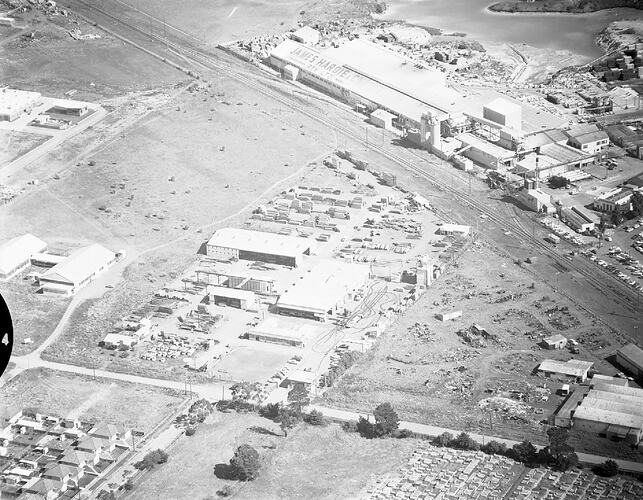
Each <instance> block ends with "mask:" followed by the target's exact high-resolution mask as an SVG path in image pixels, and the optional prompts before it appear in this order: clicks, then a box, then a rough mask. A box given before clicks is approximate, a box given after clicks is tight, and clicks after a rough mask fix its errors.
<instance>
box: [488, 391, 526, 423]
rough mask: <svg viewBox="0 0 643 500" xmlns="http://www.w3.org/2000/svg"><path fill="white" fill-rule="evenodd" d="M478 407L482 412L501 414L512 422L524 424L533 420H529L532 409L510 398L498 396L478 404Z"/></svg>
mask: <svg viewBox="0 0 643 500" xmlns="http://www.w3.org/2000/svg"><path fill="white" fill-rule="evenodd" d="M478 407H479V408H480V409H482V410H489V411H493V412H496V413H500V414H502V416H503V417H505V418H508V419H510V420H518V421H522V422H529V421H530V420H531V419H530V418H529V414H530V413H531V411H532V410H531V407H530V406H528V405H526V404H523V403H519V402H518V401H515V400H513V399H509V398H501V397H498V396H494V397H491V398H486V399H483V400H481V401H479V402H478Z"/></svg>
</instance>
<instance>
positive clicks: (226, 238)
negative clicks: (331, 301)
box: [208, 227, 310, 257]
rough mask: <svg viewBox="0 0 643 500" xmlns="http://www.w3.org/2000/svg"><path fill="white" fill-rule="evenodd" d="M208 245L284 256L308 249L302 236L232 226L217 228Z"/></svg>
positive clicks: (297, 253) (299, 253)
mask: <svg viewBox="0 0 643 500" xmlns="http://www.w3.org/2000/svg"><path fill="white" fill-rule="evenodd" d="M208 245H212V246H219V247H224V248H234V249H237V250H242V251H246V252H260V253H265V254H270V255H282V256H286V257H299V256H300V255H302V254H303V253H304V252H305V251H306V250H308V249H310V242H309V241H307V240H306V239H304V238H299V237H296V236H284V235H281V234H275V233H266V232H263V231H249V230H247V229H236V228H232V227H226V228H223V229H219V230H217V231H216V232H215V233H214V234H213V235H212V238H210V240H209V241H208Z"/></svg>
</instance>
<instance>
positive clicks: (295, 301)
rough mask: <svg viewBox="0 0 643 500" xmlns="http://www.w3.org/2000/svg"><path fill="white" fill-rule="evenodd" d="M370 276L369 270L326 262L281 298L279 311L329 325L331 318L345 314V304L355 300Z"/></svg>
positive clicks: (342, 263)
mask: <svg viewBox="0 0 643 500" xmlns="http://www.w3.org/2000/svg"><path fill="white" fill-rule="evenodd" d="M369 276H370V269H369V268H368V267H367V266H363V265H360V264H349V263H344V262H338V261H333V260H324V261H322V262H320V263H319V264H317V265H316V266H315V267H313V268H312V269H310V270H309V271H308V272H307V273H305V274H304V276H302V277H301V278H300V281H298V282H296V283H295V284H294V285H292V286H291V287H290V288H289V289H288V290H286V292H285V293H283V294H282V295H281V296H280V297H279V300H278V301H277V311H278V312H279V314H283V315H288V316H296V317H301V318H307V319H315V320H317V321H326V319H327V318H328V316H329V315H333V314H335V313H338V312H339V313H341V312H343V309H344V307H345V305H346V303H347V302H346V301H347V300H350V299H352V298H354V297H355V294H356V293H357V291H358V290H359V289H360V288H362V287H363V286H364V285H365V284H366V282H367V281H368V278H369Z"/></svg>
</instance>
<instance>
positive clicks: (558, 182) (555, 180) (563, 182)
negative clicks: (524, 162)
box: [549, 175, 569, 189]
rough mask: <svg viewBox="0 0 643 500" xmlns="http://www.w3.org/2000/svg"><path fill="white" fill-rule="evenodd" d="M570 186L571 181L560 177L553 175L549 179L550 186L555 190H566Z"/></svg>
mask: <svg viewBox="0 0 643 500" xmlns="http://www.w3.org/2000/svg"><path fill="white" fill-rule="evenodd" d="M568 185H569V179H567V178H565V177H561V176H559V175H552V176H551V177H550V178H549V186H550V187H551V188H553V189H559V188H566V187H567V186H568Z"/></svg>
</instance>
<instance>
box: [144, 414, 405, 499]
mask: <svg viewBox="0 0 643 500" xmlns="http://www.w3.org/2000/svg"><path fill="white" fill-rule="evenodd" d="M243 443H248V444H250V445H252V446H253V447H254V448H255V449H257V451H259V453H260V455H261V460H262V468H261V471H260V474H259V477H258V478H257V479H256V480H255V481H252V482H250V483H245V484H242V483H238V482H236V481H227V480H222V479H219V478H217V477H216V476H215V475H214V474H213V471H214V467H215V465H217V464H227V463H228V461H229V460H230V458H231V457H232V454H233V452H234V449H235V448H236V447H237V446H239V445H240V444H243ZM416 445H417V441H416V440H412V439H406V440H395V439H380V440H366V439H363V438H361V437H359V436H358V435H357V434H347V433H345V432H344V431H342V430H341V429H340V428H339V426H337V425H331V426H329V427H309V426H307V425H305V424H302V425H300V426H299V427H297V428H296V429H294V430H292V431H291V432H289V433H288V437H287V438H285V437H283V435H282V433H281V431H280V430H279V428H278V426H277V425H276V424H274V423H273V422H271V421H270V420H266V419H264V418H261V417H258V416H256V415H253V414H235V413H230V414H223V413H216V414H214V415H213V417H212V419H211V420H208V421H207V422H206V424H204V425H201V426H200V427H199V428H198V430H197V433H196V435H194V436H193V437H183V438H181V440H180V441H178V442H177V444H176V445H175V446H174V447H173V448H172V449H171V450H170V459H169V461H168V463H167V464H165V465H163V467H162V468H158V469H155V470H153V471H152V472H151V473H149V474H147V475H146V476H144V478H143V480H142V481H141V483H140V484H138V485H137V486H136V488H135V490H134V491H133V492H132V495H131V498H137V499H139V498H140V499H171V498H183V497H185V495H186V494H188V493H189V496H190V498H194V499H199V500H200V499H205V498H213V497H214V496H215V492H216V491H218V490H220V489H221V488H223V487H225V486H229V487H231V488H232V490H233V495H234V498H248V499H255V498H261V499H273V498H274V499H280V498H316V499H322V498H327V499H334V498H351V497H354V496H355V495H357V494H358V493H359V492H360V490H361V489H362V488H363V487H364V485H365V484H366V482H367V481H368V480H369V479H370V478H371V476H372V475H374V474H376V475H380V474H386V473H388V472H392V471H394V470H396V469H397V468H398V467H399V466H401V465H402V464H403V463H404V462H406V460H407V459H408V457H409V456H410V454H411V452H412V450H413V448H414V447H415V446H416ZM284 474H287V475H288V479H287V480H284ZM188 485H189V486H188Z"/></svg>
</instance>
